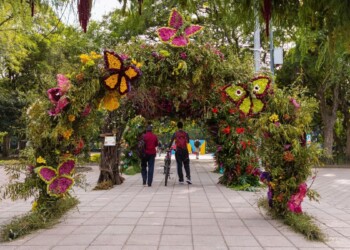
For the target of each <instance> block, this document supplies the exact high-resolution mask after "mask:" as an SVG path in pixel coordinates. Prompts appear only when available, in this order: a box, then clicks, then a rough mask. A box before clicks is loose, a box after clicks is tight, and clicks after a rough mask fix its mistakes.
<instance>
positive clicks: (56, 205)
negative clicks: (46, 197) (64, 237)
mask: <svg viewBox="0 0 350 250" xmlns="http://www.w3.org/2000/svg"><path fill="white" fill-rule="evenodd" d="M78 203H79V202H78V200H77V199H76V198H74V197H69V196H67V197H65V198H64V199H59V200H55V201H53V202H51V203H46V204H45V206H44V205H42V206H33V211H31V212H29V213H27V214H25V215H23V216H20V217H16V218H14V219H13V220H12V221H11V222H10V223H9V224H5V225H3V226H2V227H1V232H0V242H6V241H11V240H14V239H17V238H21V237H23V236H25V235H27V234H30V233H32V232H34V231H37V230H39V229H46V228H50V227H52V226H53V225H55V224H57V223H58V222H59V219H60V218H61V217H62V215H64V214H65V213H67V211H69V210H70V209H72V208H74V207H75V206H76V205H77V204H78ZM33 205H34V204H33Z"/></svg>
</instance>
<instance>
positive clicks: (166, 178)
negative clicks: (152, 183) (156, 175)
mask: <svg viewBox="0 0 350 250" xmlns="http://www.w3.org/2000/svg"><path fill="white" fill-rule="evenodd" d="M165 166H166V167H165V180H164V184H165V186H167V185H168V179H169V174H170V164H169V163H168V162H167V163H166V164H165Z"/></svg>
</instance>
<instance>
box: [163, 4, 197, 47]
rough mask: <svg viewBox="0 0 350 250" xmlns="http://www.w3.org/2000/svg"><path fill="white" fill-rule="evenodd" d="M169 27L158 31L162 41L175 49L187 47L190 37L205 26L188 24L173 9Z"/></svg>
mask: <svg viewBox="0 0 350 250" xmlns="http://www.w3.org/2000/svg"><path fill="white" fill-rule="evenodd" d="M168 25H169V26H170V27H161V28H159V29H158V30H157V32H158V36H159V38H160V40H161V41H162V42H164V43H168V44H170V45H171V46H174V47H185V46H187V45H188V44H189V43H190V41H189V37H190V36H192V35H194V34H196V33H197V32H199V31H201V30H202V29H203V26H200V25H193V24H186V23H185V21H184V19H183V17H182V15H181V14H180V13H179V12H178V11H177V10H176V9H172V10H171V13H170V18H169V22H168Z"/></svg>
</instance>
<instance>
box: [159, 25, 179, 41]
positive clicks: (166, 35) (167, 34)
mask: <svg viewBox="0 0 350 250" xmlns="http://www.w3.org/2000/svg"><path fill="white" fill-rule="evenodd" d="M157 33H158V36H159V38H160V40H161V41H162V42H164V43H166V42H169V41H171V39H173V38H174V36H175V35H176V29H174V28H169V27H161V28H159V29H157Z"/></svg>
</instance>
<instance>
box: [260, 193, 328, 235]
mask: <svg viewBox="0 0 350 250" xmlns="http://www.w3.org/2000/svg"><path fill="white" fill-rule="evenodd" d="M258 206H259V207H262V208H263V209H265V210H266V211H267V213H268V215H269V216H271V217H272V218H274V219H278V220H280V221H282V222H283V223H284V224H286V225H288V226H290V227H291V228H292V229H293V230H294V231H295V232H298V233H301V234H303V235H304V236H305V237H306V238H307V239H308V240H314V241H325V235H324V233H323V232H322V231H321V229H320V228H319V227H318V226H317V225H316V224H315V223H314V222H313V218H312V217H311V216H309V215H308V214H306V213H302V214H295V213H292V212H287V213H286V214H285V215H284V216H281V215H280V214H278V213H277V212H276V210H274V209H271V208H270V207H269V204H268V201H267V200H266V199H265V198H260V199H259V200H258Z"/></svg>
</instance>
